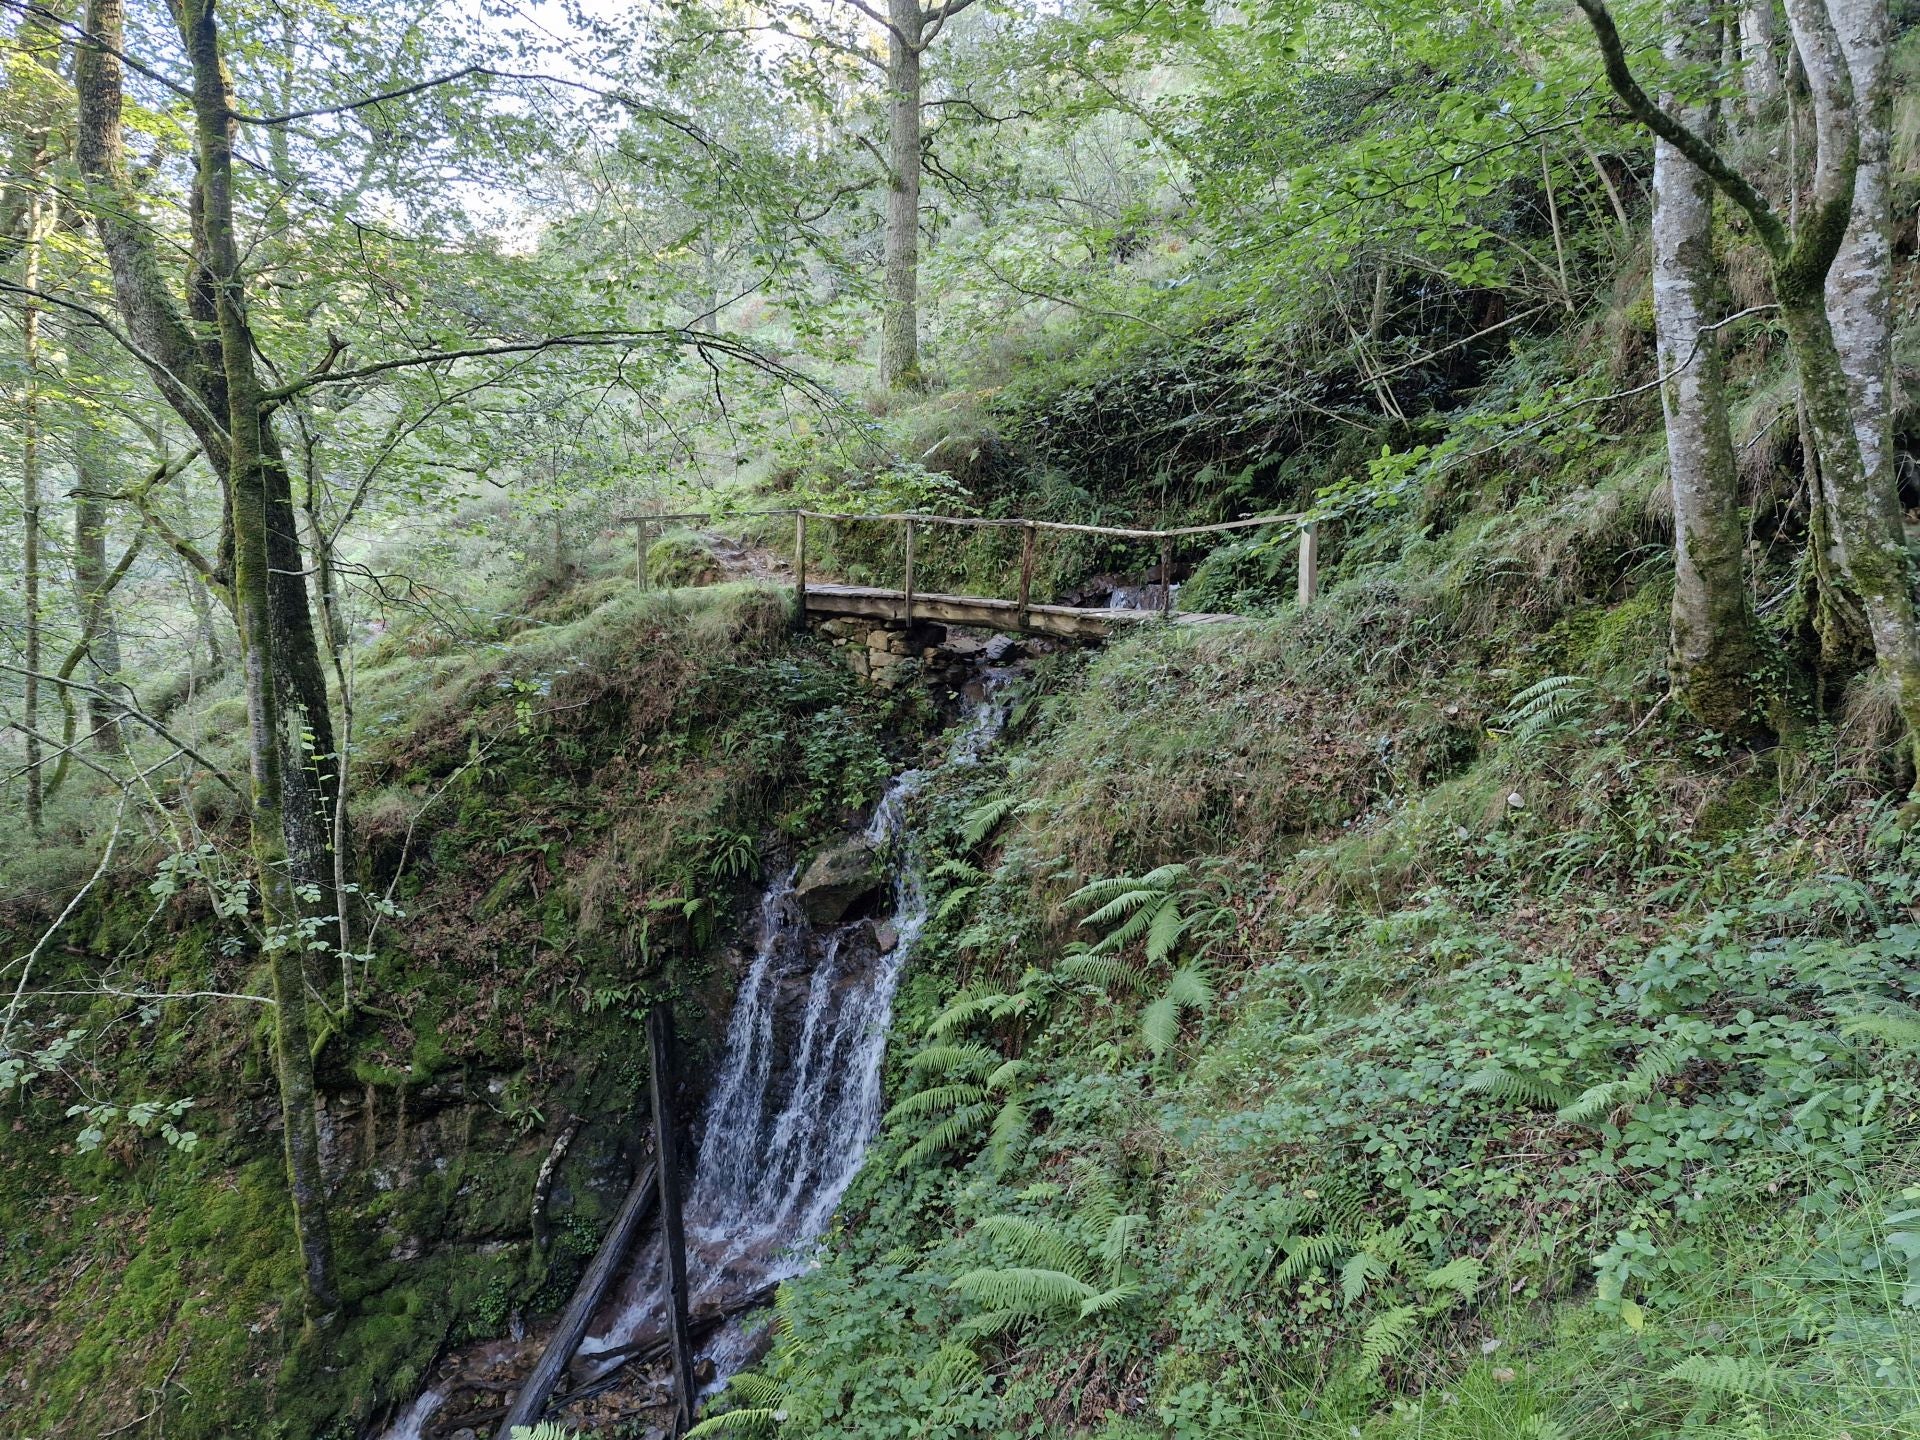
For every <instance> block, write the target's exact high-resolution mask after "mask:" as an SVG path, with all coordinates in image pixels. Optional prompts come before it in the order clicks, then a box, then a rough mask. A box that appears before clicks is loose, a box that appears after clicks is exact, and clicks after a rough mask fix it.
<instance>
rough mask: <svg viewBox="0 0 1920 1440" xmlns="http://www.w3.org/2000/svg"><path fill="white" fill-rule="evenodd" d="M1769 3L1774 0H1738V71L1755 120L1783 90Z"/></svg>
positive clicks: (1770, 109) (1765, 115) (1763, 115)
mask: <svg viewBox="0 0 1920 1440" xmlns="http://www.w3.org/2000/svg"><path fill="white" fill-rule="evenodd" d="M1773 5H1774V0H1741V4H1740V72H1741V79H1742V81H1743V84H1744V87H1745V91H1746V97H1747V113H1748V114H1750V115H1752V116H1753V118H1754V119H1755V120H1761V119H1764V118H1766V117H1767V116H1768V115H1770V114H1771V113H1772V111H1773V109H1774V107H1775V106H1776V105H1778V104H1779V103H1780V97H1781V96H1782V95H1783V94H1784V93H1785V91H1786V87H1785V84H1784V82H1783V81H1782V79H1781V75H1780V54H1779V42H1778V40H1777V38H1776V27H1775V25H1774V23H1773Z"/></svg>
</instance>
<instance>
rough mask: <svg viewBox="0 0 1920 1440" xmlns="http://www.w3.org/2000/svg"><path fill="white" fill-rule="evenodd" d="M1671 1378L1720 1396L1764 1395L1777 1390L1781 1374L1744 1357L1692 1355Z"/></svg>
mask: <svg viewBox="0 0 1920 1440" xmlns="http://www.w3.org/2000/svg"><path fill="white" fill-rule="evenodd" d="M1667 1378H1668V1379H1669V1380H1683V1381H1685V1382H1686V1383H1687V1384H1689V1385H1692V1386H1694V1387H1695V1388H1696V1389H1700V1390H1710V1391H1712V1392H1713V1393H1715V1394H1718V1395H1764V1394H1766V1393H1767V1391H1769V1390H1771V1389H1772V1388H1773V1385H1774V1382H1775V1380H1776V1379H1778V1372H1776V1371H1775V1370H1774V1368H1773V1366H1771V1365H1769V1364H1767V1363H1765V1362H1764V1361H1760V1360H1754V1359H1752V1358H1750V1357H1748V1356H1744V1355H1689V1356H1688V1357H1687V1358H1686V1359H1684V1360H1682V1361H1681V1362H1680V1363H1679V1364H1678V1365H1675V1366H1674V1367H1673V1368H1672V1369H1671V1370H1669V1371H1668V1372H1667Z"/></svg>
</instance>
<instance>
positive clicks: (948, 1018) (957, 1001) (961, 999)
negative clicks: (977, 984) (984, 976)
mask: <svg viewBox="0 0 1920 1440" xmlns="http://www.w3.org/2000/svg"><path fill="white" fill-rule="evenodd" d="M1006 1000H1007V997H1006V996H1005V995H1002V994H1001V993H1000V992H999V991H997V990H989V991H985V992H982V993H979V994H972V995H956V996H955V997H954V998H953V1000H952V1002H951V1003H949V1004H948V1006H947V1008H946V1009H944V1010H942V1011H941V1012H940V1013H939V1014H938V1015H936V1016H934V1017H933V1023H932V1024H930V1025H928V1026H927V1038H928V1039H929V1040H940V1039H944V1038H945V1037H946V1036H948V1035H951V1034H952V1033H953V1032H954V1031H956V1030H958V1029H960V1028H961V1027H963V1026H966V1025H970V1024H972V1023H973V1022H974V1021H975V1020H980V1019H983V1018H992V1017H993V1016H994V1015H995V1013H996V1012H997V1008H998V1007H999V1006H1001V1005H1003V1004H1005V1003H1006Z"/></svg>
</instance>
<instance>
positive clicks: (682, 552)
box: [647, 530, 721, 589]
mask: <svg viewBox="0 0 1920 1440" xmlns="http://www.w3.org/2000/svg"><path fill="white" fill-rule="evenodd" d="M720 576H721V569H720V557H719V555H718V553H716V552H715V550H714V548H713V541H712V539H711V537H709V536H707V535H703V534H701V533H700V532H699V531H697V530H669V531H667V532H666V534H664V535H662V536H661V537H660V538H659V539H658V540H655V541H654V542H653V544H651V545H649V546H648V547H647V582H648V583H649V584H651V585H657V586H661V587H663V588H666V589H678V588H680V587H682V586H687V585H712V584H714V583H715V582H717V581H718V580H719V579H720Z"/></svg>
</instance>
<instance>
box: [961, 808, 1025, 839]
mask: <svg viewBox="0 0 1920 1440" xmlns="http://www.w3.org/2000/svg"><path fill="white" fill-rule="evenodd" d="M1019 808H1020V802H1019V801H1018V800H1016V799H1015V798H1014V797H1013V796H1011V795H996V796H995V797H994V798H993V799H991V800H983V801H981V802H980V803H979V804H978V805H976V806H974V807H973V809H971V810H969V811H968V812H967V813H966V815H965V816H964V817H962V819H961V821H960V843H961V844H962V845H964V846H966V847H967V848H968V849H969V850H971V849H972V848H973V847H974V846H976V845H978V844H979V843H980V842H981V841H982V840H985V839H986V838H987V836H989V835H991V834H992V833H993V832H994V831H996V830H998V829H999V828H1000V827H1001V826H1002V825H1004V824H1005V823H1006V820H1007V817H1008V816H1009V815H1011V814H1013V813H1014V811H1016V810H1018V809H1019Z"/></svg>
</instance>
